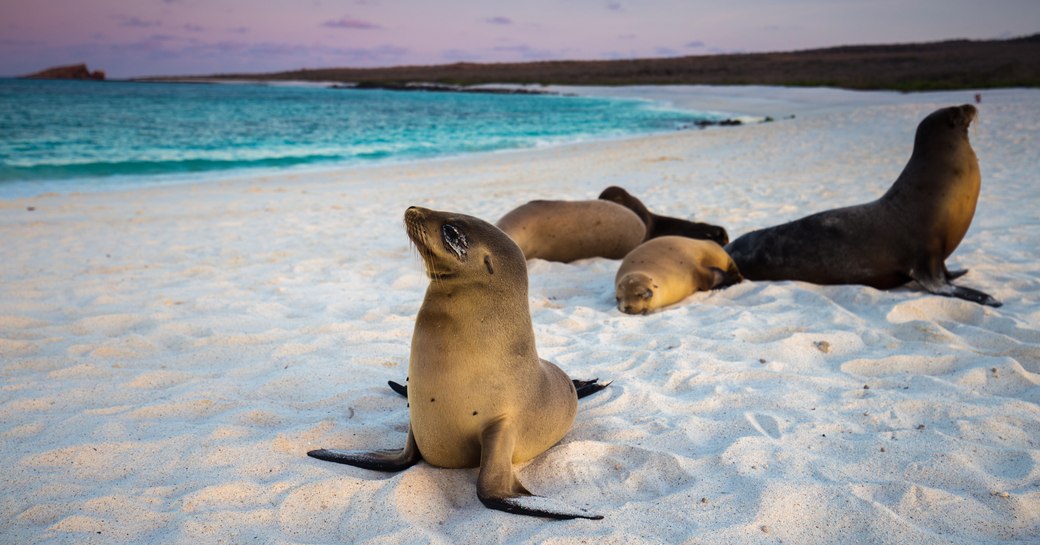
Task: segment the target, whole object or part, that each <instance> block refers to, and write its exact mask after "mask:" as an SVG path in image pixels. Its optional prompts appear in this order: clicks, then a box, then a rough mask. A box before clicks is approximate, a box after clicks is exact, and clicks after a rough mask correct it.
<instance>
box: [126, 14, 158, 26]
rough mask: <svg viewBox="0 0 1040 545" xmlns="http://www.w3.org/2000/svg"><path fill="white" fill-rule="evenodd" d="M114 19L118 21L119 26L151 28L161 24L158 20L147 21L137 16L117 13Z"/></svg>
mask: <svg viewBox="0 0 1040 545" xmlns="http://www.w3.org/2000/svg"><path fill="white" fill-rule="evenodd" d="M116 20H117V21H119V26H126V27H134V28H152V27H157V26H162V23H161V22H159V21H147V20H144V19H141V18H139V17H128V16H126V15H117V16H116Z"/></svg>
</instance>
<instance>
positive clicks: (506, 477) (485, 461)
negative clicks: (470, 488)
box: [477, 419, 603, 520]
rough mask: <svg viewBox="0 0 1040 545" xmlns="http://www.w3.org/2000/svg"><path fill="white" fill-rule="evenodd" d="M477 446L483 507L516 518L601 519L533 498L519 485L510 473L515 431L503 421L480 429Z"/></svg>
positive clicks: (565, 505) (478, 478)
mask: <svg viewBox="0 0 1040 545" xmlns="http://www.w3.org/2000/svg"><path fill="white" fill-rule="evenodd" d="M480 445H481V447H480V475H479V476H478V477H477V497H479V498H480V501H481V503H483V504H484V505H485V506H486V507H488V508H490V509H498V510H500V511H505V512H507V513H513V514H516V515H529V516H532V517H545V518H550V519H557V520H568V519H575V518H583V519H592V520H599V519H601V518H603V517H602V516H600V515H590V514H589V513H587V512H586V511H585V510H583V509H578V508H576V507H572V506H570V505H567V504H565V503H563V502H560V501H557V500H553V499H550V498H544V497H542V496H535V495H533V494H531V493H530V492H528V490H527V489H526V488H524V485H522V484H520V480H519V479H517V478H516V473H514V472H513V449H514V447H515V446H516V431H515V430H514V429H513V428H512V426H510V425H509V423H508V422H507V421H506V420H505V419H500V420H497V421H495V422H494V423H492V424H490V425H488V427H487V428H485V429H484V432H483V433H482V434H481V436H480Z"/></svg>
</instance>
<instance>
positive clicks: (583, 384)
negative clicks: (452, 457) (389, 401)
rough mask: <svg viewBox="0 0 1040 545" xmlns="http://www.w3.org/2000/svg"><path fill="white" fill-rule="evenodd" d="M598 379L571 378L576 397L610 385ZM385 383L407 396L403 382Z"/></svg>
mask: <svg viewBox="0 0 1040 545" xmlns="http://www.w3.org/2000/svg"><path fill="white" fill-rule="evenodd" d="M598 381H599V379H598V378H594V379H592V380H578V379H572V380H571V382H573V383H574V389H575V390H576V391H577V392H578V399H581V398H583V397H586V396H590V395H592V394H594V393H596V392H598V391H600V390H602V389H604V388H606V387H607V386H610V383H609V382H605V383H603V384H600V383H599V382H598ZM386 383H387V384H389V385H390V389H391V390H393V391H395V392H397V393H399V394H401V395H402V396H404V397H408V386H405V385H404V384H401V383H399V382H394V381H392V380H388V381H386Z"/></svg>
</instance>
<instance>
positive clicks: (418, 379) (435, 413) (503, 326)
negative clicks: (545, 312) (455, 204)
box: [307, 207, 603, 519]
mask: <svg viewBox="0 0 1040 545" xmlns="http://www.w3.org/2000/svg"><path fill="white" fill-rule="evenodd" d="M404 218H405V225H406V227H407V230H408V237H409V238H410V239H411V240H412V242H413V243H414V244H415V246H416V248H417V249H418V250H419V254H420V255H421V256H422V259H423V263H424V264H425V266H426V273H427V275H428V276H429V277H430V280H431V282H430V286H429V287H428V288H427V290H426V297H425V298H424V299H423V303H422V307H421V308H420V309H419V314H418V316H417V317H416V320H415V332H414V334H413V335H412V351H411V359H410V361H409V365H408V375H409V379H410V381H409V386H408V405H409V412H408V415H409V424H410V425H409V430H408V438H407V440H406V442H405V446H404V448H403V449H397V450H375V451H360V450H355V451H344V450H325V449H322V450H314V451H311V452H308V453H307V455H308V456H312V457H314V458H319V459H322V460H328V461H332V462H338V463H343V464H349V465H352V466H357V467H362V468H366V469H374V470H378V471H400V470H403V469H407V468H408V467H411V466H412V465H414V464H415V463H417V462H419V460H426V461H427V462H428V463H430V464H432V465H435V466H439V467H445V468H462V467H477V466H479V467H480V472H479V474H478V477H477V496H478V497H479V498H480V501H481V502H483V503H484V505H486V506H488V507H490V508H492V509H500V510H503V511H508V512H510V513H516V514H521V515H532V516H538V517H548V518H554V519H571V518H586V519H600V518H603V517H601V516H597V515H590V514H589V513H586V512H585V511H584V510H581V509H577V508H574V507H570V506H568V505H565V504H564V503H562V502H559V501H556V500H552V499H549V498H544V497H540V496H534V495H532V494H531V493H530V492H528V491H527V489H526V488H524V486H523V485H522V484H520V481H519V480H518V479H517V477H516V473H515V472H514V471H513V464H514V463H520V462H524V461H527V460H530V459H531V458H534V457H535V456H537V455H539V454H541V453H542V452H544V451H545V450H547V449H548V448H549V447H551V446H553V445H555V444H556V443H557V442H558V441H559V440H560V439H561V438H563V436H564V434H566V433H567V431H568V430H569V429H570V427H571V424H572V423H573V422H574V415H575V412H576V411H577V407H578V396H577V394H576V393H575V391H574V385H573V384H572V383H571V380H570V378H568V377H567V374H566V373H564V372H563V371H562V370H560V368H559V367H557V366H555V365H553V364H552V363H550V362H548V361H545V360H542V359H539V358H538V353H537V352H536V351H535V342H534V331H533V330H532V327H531V312H530V309H529V307H528V302H527V262H526V261H525V260H524V256H523V254H522V253H521V252H520V248H519V247H517V245H516V244H514V243H513V241H512V240H510V239H509V237H508V236H506V234H505V233H503V232H502V231H500V230H498V229H497V228H495V227H494V226H493V225H491V224H489V223H486V222H484V221H482V220H479V219H477V218H474V217H471V216H464V215H461V214H454V213H450V212H437V211H433V210H427V209H424V208H417V207H411V208H409V209H408V210H407V211H406V212H405V215H404Z"/></svg>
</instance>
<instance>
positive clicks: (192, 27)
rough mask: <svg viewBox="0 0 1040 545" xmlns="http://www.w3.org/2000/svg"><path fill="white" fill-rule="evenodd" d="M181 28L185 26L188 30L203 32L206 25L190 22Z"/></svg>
mask: <svg viewBox="0 0 1040 545" xmlns="http://www.w3.org/2000/svg"><path fill="white" fill-rule="evenodd" d="M181 28H183V29H184V30H187V31H188V32H202V31H204V30H206V27H204V26H202V25H193V24H191V23H188V24H186V25H184V26H182V27H181Z"/></svg>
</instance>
